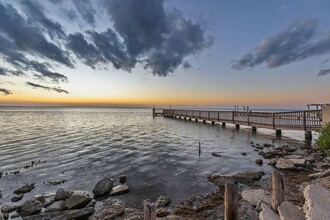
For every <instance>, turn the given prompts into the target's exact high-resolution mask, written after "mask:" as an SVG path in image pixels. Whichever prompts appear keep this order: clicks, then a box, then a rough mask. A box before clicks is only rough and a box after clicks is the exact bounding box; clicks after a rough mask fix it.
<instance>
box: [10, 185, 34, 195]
mask: <svg viewBox="0 0 330 220" xmlns="http://www.w3.org/2000/svg"><path fill="white" fill-rule="evenodd" d="M34 185H35V184H34V183H32V184H25V185H24V186H22V187H21V188H19V189H16V190H15V191H14V194H17V195H18V194H23V193H28V192H31V190H32V189H34Z"/></svg>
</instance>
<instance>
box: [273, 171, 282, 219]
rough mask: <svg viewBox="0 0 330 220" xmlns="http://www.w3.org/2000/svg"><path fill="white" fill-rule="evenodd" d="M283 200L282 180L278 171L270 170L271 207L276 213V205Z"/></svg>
mask: <svg viewBox="0 0 330 220" xmlns="http://www.w3.org/2000/svg"><path fill="white" fill-rule="evenodd" d="M282 202H284V181H283V175H282V173H280V172H277V171H273V172H272V209H273V211H275V212H276V213H277V212H278V207H279V206H280V205H281V204H282Z"/></svg>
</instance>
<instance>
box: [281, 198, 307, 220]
mask: <svg viewBox="0 0 330 220" xmlns="http://www.w3.org/2000/svg"><path fill="white" fill-rule="evenodd" d="M278 213H279V215H280V218H281V220H305V214H304V213H303V211H301V210H300V209H298V208H297V207H296V206H295V205H293V204H292V203H290V202H288V201H285V202H283V203H282V204H281V205H280V206H279V207H278Z"/></svg>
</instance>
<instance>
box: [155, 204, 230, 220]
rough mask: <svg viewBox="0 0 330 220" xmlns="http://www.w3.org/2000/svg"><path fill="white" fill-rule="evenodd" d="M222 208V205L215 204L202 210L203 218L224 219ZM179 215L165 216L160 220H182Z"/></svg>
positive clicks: (208, 219) (206, 219)
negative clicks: (208, 208) (210, 208)
mask: <svg viewBox="0 0 330 220" xmlns="http://www.w3.org/2000/svg"><path fill="white" fill-rule="evenodd" d="M223 215H224V210H223V206H216V207H215V208H214V209H212V210H204V211H203V216H204V217H205V220H214V219H224V216H223ZM183 219H184V218H182V217H181V216H166V218H161V220H183Z"/></svg>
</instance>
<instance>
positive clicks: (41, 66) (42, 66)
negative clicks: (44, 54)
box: [30, 61, 68, 83]
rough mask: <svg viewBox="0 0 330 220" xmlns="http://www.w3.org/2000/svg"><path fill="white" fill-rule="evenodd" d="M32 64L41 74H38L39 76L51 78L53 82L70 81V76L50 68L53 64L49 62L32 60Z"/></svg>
mask: <svg viewBox="0 0 330 220" xmlns="http://www.w3.org/2000/svg"><path fill="white" fill-rule="evenodd" d="M30 66H31V67H32V68H33V69H34V70H36V71H37V72H39V73H40V74H41V75H37V76H38V77H39V78H42V79H44V78H49V79H51V81H52V82H53V83H59V82H68V78H67V77H66V76H64V75H62V74H60V73H57V72H52V71H50V70H49V69H48V68H49V67H51V66H50V64H49V63H47V62H45V63H39V62H37V61H30Z"/></svg>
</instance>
